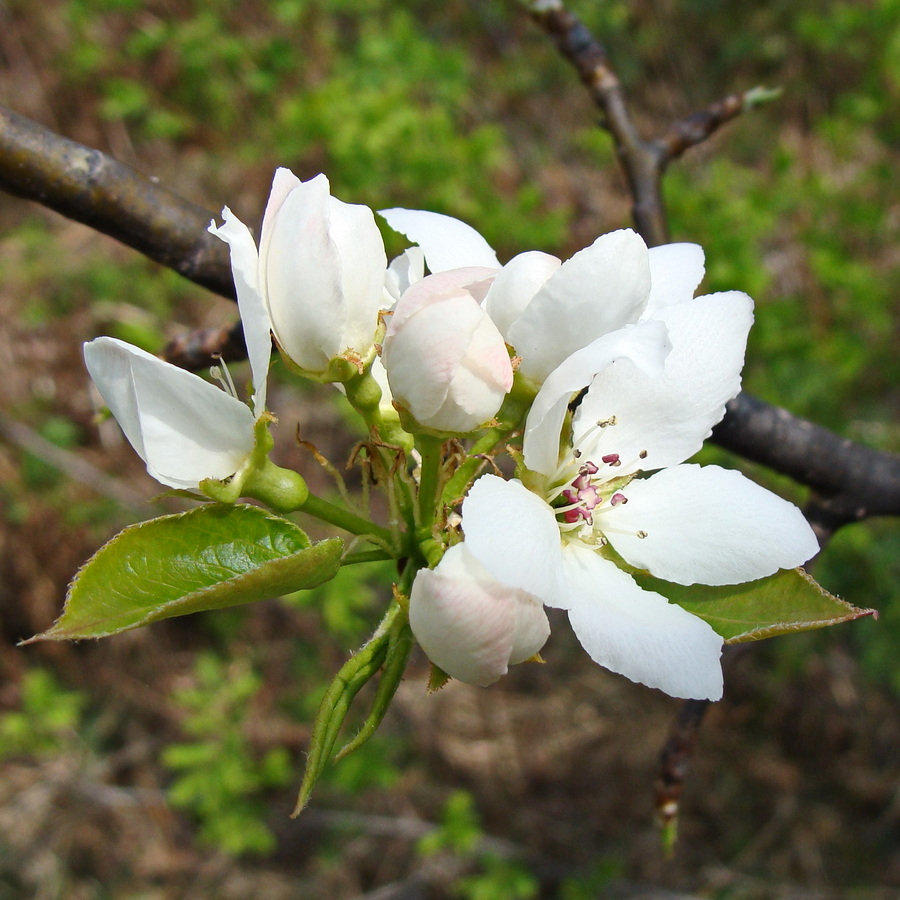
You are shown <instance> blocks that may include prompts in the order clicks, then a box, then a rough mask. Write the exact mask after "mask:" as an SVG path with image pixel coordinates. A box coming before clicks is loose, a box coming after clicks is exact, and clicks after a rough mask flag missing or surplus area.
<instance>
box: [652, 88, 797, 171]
mask: <svg viewBox="0 0 900 900" xmlns="http://www.w3.org/2000/svg"><path fill="white" fill-rule="evenodd" d="M780 94H781V91H780V90H777V89H771V90H770V89H768V88H763V87H755V88H751V89H750V90H749V91H745V92H744V93H743V94H729V95H728V96H727V97H725V98H724V99H723V100H718V101H716V102H715V103H712V104H710V105H709V106H708V107H707V108H706V109H701V110H700V111H699V112H695V113H692V114H691V115H689V116H686V117H685V118H684V119H681V120H680V121H678V122H676V123H675V124H674V125H673V126H672V127H671V128H670V129H669V131H668V133H667V134H665V135H663V136H662V137H661V138H660V139H659V140H657V141H655V142H654V143H655V144H656V146H657V147H659V148H660V150H661V154H660V157H659V164H660V167H661V168H662V169H665V167H666V166H667V165H668V164H669V163H670V162H672V161H673V160H675V159H678V157H679V156H681V155H682V154H683V153H684V152H685V150H689V149H690V148H691V147H696V146H697V144H702V143H703V141H705V140H706V139H707V138H708V137H710V135H712V134H713V133H714V132H716V131H718V129H719V128H721V127H722V126H723V125H724V124H725V123H726V122H730V121H731V120H732V119H734V118H736V117H737V116H739V115H740V114H741V113H742V112H746V111H747V110H749V109H753V108H754V107H756V106H760V105H761V104H763V103H767V102H769V101H770V100H774V99H775V98H776V97H778V96H780Z"/></svg>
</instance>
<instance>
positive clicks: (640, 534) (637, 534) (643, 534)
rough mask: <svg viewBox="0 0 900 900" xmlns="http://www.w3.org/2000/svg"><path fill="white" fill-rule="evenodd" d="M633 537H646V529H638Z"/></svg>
mask: <svg viewBox="0 0 900 900" xmlns="http://www.w3.org/2000/svg"><path fill="white" fill-rule="evenodd" d="M635 537H639V538H641V540H643V539H644V538H645V537H647V532H646V531H638V532H637V533H636V534H635Z"/></svg>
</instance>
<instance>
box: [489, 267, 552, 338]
mask: <svg viewBox="0 0 900 900" xmlns="http://www.w3.org/2000/svg"><path fill="white" fill-rule="evenodd" d="M559 266H560V261H559V260H558V259H557V258H556V257H555V256H551V255H550V254H549V253H542V252H541V251H540V250H529V251H528V252H527V253H520V254H519V255H518V256H515V257H513V258H512V259H511V260H510V261H509V262H508V263H507V264H506V265H505V266H504V267H503V268H502V269H501V270H500V274H499V275H498V276H497V278H496V279H495V281H494V283H493V284H492V285H491V289H490V291H488V295H487V297H485V300H484V308H485V309H486V310H487V313H488V315H489V316H490V317H491V318H492V319H493V320H494V324H495V325H496V326H497V328H499V329H500V333H501V334H502V335H503V337H504V339H505V340H507V341H509V329H510V327H511V326H512V324H513V322H515V321H516V319H518V318H519V316H520V315H522V312H523V310H524V309H525V307H526V306H528V304H529V303H530V302H531V300H532V298H533V297H534V295H535V294H536V293H537V292H538V291H539V290H540V289H541V287H543V285H544V283H545V282H546V281H547V279H548V278H549V277H550V276H551V275H552V274H553V273H554V272H556V270H557V269H559Z"/></svg>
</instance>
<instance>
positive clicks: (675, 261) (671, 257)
mask: <svg viewBox="0 0 900 900" xmlns="http://www.w3.org/2000/svg"><path fill="white" fill-rule="evenodd" d="M704 271H705V266H704V264H703V248H702V247H701V246H700V245H699V244H663V245H662V246H660V247H651V248H650V298H649V299H648V300H647V309H646V310H645V312H644V316H645V317H649V316H655V315H656V314H657V313H658V312H659V311H660V310H662V309H665V308H666V307H667V306H671V305H672V304H673V303H683V302H684V301H685V300H690V299H691V297H693V296H694V291H696V290H697V285H699V284H700V282H701V281H702V280H703V273H704Z"/></svg>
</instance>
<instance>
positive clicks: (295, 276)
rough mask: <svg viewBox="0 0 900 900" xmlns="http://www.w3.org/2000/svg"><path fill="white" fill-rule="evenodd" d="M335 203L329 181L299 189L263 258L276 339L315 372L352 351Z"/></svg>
mask: <svg viewBox="0 0 900 900" xmlns="http://www.w3.org/2000/svg"><path fill="white" fill-rule="evenodd" d="M330 200H331V197H330V195H329V186H328V179H327V178H325V176H324V175H317V176H316V177H315V178H313V179H311V180H310V181H304V182H301V183H300V184H298V185H297V186H295V187H294V189H293V190H292V191H291V192H290V194H289V195H288V196H287V197H286V198H285V199H284V201H283V203H282V204H281V207H280V208H279V209H278V212H277V214H276V217H275V219H274V222H273V224H272V230H271V237H270V238H268V240H267V242H266V243H264V244H263V246H262V247H261V252H260V263H261V266H262V272H263V274H262V277H261V279H260V280H261V283H262V285H263V295H264V296H265V298H266V302H267V303H268V306H269V315H270V318H271V320H272V330H273V331H274V332H275V337H276V339H277V341H278V343H279V345H280V346H281V348H282V349H283V350H284V352H285V353H286V354H287V355H288V356H289V357H290V358H291V359H292V360H294V362H295V363H296V364H297V365H298V366H300V367H301V368H303V369H308V370H309V371H313V372H316V371H324V370H325V369H326V368H327V366H328V362H329V360H331V359H332V358H333V357H335V356H337V355H338V354H340V353H341V352H342V351H343V350H344V349H346V348H344V347H342V346H341V335H343V333H344V330H345V328H346V325H347V320H348V306H347V303H346V300H345V298H344V295H343V292H342V289H341V277H342V272H341V259H340V256H339V254H338V248H337V246H336V245H335V243H334V241H333V240H332V239H331V235H330V230H329V224H330V221H329V213H330V208H331V204H330ZM373 331H374V326H373Z"/></svg>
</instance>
